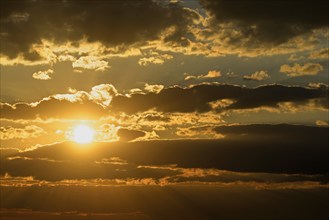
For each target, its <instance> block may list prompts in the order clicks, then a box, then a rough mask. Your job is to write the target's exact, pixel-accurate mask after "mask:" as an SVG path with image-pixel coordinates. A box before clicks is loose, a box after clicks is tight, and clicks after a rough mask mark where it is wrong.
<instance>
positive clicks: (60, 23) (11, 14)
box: [1, 0, 196, 60]
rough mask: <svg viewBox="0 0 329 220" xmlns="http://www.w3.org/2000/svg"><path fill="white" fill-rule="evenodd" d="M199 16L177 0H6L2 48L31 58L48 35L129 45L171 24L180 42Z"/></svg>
mask: <svg viewBox="0 0 329 220" xmlns="http://www.w3.org/2000/svg"><path fill="white" fill-rule="evenodd" d="M195 16H196V15H195V14H194V12H192V11H191V10H185V9H184V8H182V7H181V6H180V5H179V4H177V3H170V4H165V3H160V2H156V1H152V0H142V1H133V0H128V1H101V0H82V1H75V0H67V1H64V0H63V1H60V0H59V1H51V0H36V1H32V0H20V1H11V0H2V1H1V33H2V34H1V52H2V53H3V54H5V55H7V56H9V57H11V58H13V57H16V56H17V55H18V54H19V53H20V52H22V53H23V54H24V57H25V58H26V59H29V60H35V59H37V58H38V54H35V52H31V51H30V46H31V45H32V44H34V43H40V41H41V40H42V39H48V40H54V41H55V42H63V41H78V40H81V39H83V38H86V39H87V40H88V41H89V42H97V41H98V42H102V43H104V44H105V45H109V46H111V45H112V46H113V45H114V46H116V45H129V44H133V43H138V42H144V41H147V40H153V39H157V38H158V37H159V34H160V33H161V32H162V31H164V30H165V29H166V28H169V27H175V30H176V31H174V32H173V33H172V34H171V35H169V36H168V41H169V40H170V41H178V42H180V41H181V39H182V38H181V37H182V34H184V30H185V28H186V25H187V24H188V23H189V22H190V21H192V20H193V19H195V18H196V17H195ZM22 33H29V34H22Z"/></svg>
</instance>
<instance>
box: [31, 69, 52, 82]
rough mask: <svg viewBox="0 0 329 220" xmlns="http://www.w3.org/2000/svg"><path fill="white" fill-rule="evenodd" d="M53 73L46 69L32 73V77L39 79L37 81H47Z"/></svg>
mask: <svg viewBox="0 0 329 220" xmlns="http://www.w3.org/2000/svg"><path fill="white" fill-rule="evenodd" d="M53 73H54V71H53V70H52V69H48V70H45V71H38V72H35V73H33V75H32V77H33V78H34V79H39V80H49V79H51V75H52V74H53Z"/></svg>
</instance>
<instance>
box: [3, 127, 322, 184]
mask: <svg viewBox="0 0 329 220" xmlns="http://www.w3.org/2000/svg"><path fill="white" fill-rule="evenodd" d="M190 130H192V131H193V132H202V131H204V130H208V131H210V130H212V131H213V132H216V133H218V134H222V135H224V136H225V137H224V138H220V139H181V140H148V141H134V142H121V141H119V142H110V143H93V144H90V147H89V148H88V149H90V151H88V152H89V153H87V152H85V151H81V149H79V148H78V147H77V146H76V144H74V143H59V144H53V145H48V146H44V147H38V148H36V149H35V150H32V151H25V152H21V153H18V154H11V155H10V157H15V156H20V157H21V158H24V157H27V158H48V159H51V160H56V161H69V162H70V163H71V164H70V163H68V162H62V163H51V162H48V161H44V160H22V159H15V160H6V159H4V160H2V170H1V172H2V174H4V173H10V174H12V175H14V176H34V177H37V178H39V179H40V178H41V179H49V180H58V179H67V178H77V179H79V178H80V179H81V178H87V177H88V178H128V177H131V178H150V177H156V178H162V177H165V176H168V175H169V176H171V175H176V174H177V170H163V172H160V171H159V172H157V173H149V172H147V170H142V169H141V170H134V169H132V167H130V168H129V167H122V165H114V164H107V166H108V167H103V166H101V167H97V166H98V165H97V164H95V161H101V160H102V159H103V158H111V157H119V158H121V159H123V160H126V161H128V163H129V164H135V165H145V166H146V165H152V166H153V165H158V166H163V165H168V164H177V166H178V167H182V168H202V169H211V168H212V169H219V170H228V171H235V172H265V173H291V174H293V173H295V174H301V173H304V174H324V173H327V172H328V167H327V166H326V164H327V159H328V158H327V155H328V147H327V144H328V127H312V126H301V125H286V124H279V125H262V124H258V125H231V126H208V127H206V126H203V127H202V126H201V127H192V128H190ZM121 132H122V134H120V131H119V132H118V135H119V136H120V135H121V136H123V134H125V135H127V136H129V139H127V141H128V140H132V139H134V138H137V137H138V136H141V135H143V134H142V133H143V132H138V131H137V132H136V131H133V130H131V129H129V130H128V129H125V130H121ZM137 133H138V135H137ZM218 146H221V147H218ZM264 146H266V147H264ZM81 161H83V163H81ZM277 161H280V163H277ZM37 164H38V165H37ZM36 166H37V167H43V169H42V170H40V169H34V167H36ZM115 166H120V167H115ZM23 167H24V168H23ZM128 168H129V169H128ZM104 169H105V170H104ZM116 169H119V170H116ZM120 169H126V171H124V170H120ZM49 170H58V172H55V173H54V172H49ZM76 170H83V172H80V173H76ZM102 170H103V171H102ZM127 170H130V171H131V172H130V171H127ZM64 171H65V172H64ZM96 171H97V172H96ZM178 171H179V170H178ZM175 173H176V174H175ZM154 175H156V176H154Z"/></svg>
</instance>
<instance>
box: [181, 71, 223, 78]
mask: <svg viewBox="0 0 329 220" xmlns="http://www.w3.org/2000/svg"><path fill="white" fill-rule="evenodd" d="M184 75H185V76H186V77H185V78H184V80H190V79H211V78H219V77H221V76H222V74H221V73H220V71H216V70H209V71H208V73H207V74H205V75H198V76H194V75H188V74H184Z"/></svg>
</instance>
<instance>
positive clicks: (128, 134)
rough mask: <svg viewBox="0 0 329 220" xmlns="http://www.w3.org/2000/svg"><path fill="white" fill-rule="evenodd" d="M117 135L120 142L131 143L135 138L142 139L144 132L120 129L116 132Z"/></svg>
mask: <svg viewBox="0 0 329 220" xmlns="http://www.w3.org/2000/svg"><path fill="white" fill-rule="evenodd" d="M117 134H118V136H119V138H120V141H131V140H134V139H136V138H139V137H143V136H144V135H145V132H143V131H138V130H131V129H125V128H120V129H119V130H118V133H117Z"/></svg>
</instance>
